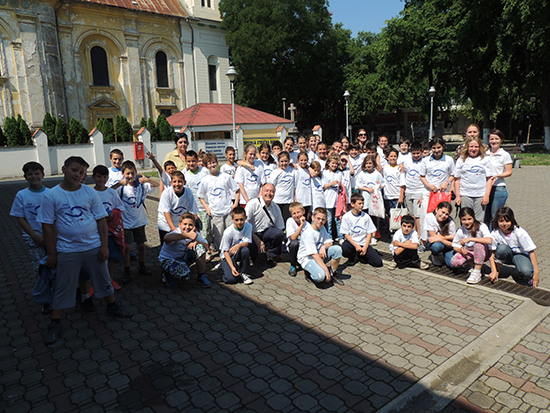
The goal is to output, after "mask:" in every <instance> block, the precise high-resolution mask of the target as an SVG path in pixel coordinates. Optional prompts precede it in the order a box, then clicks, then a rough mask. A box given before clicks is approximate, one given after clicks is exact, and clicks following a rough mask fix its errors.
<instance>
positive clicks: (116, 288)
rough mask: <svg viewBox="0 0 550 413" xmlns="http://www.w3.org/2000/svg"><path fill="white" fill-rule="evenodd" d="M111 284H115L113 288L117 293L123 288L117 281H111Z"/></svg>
mask: <svg viewBox="0 0 550 413" xmlns="http://www.w3.org/2000/svg"><path fill="white" fill-rule="evenodd" d="M111 284H113V288H114V289H115V291H118V290H120V289H121V288H122V287H121V286H120V285H119V284H118V283H117V282H116V281H115V280H111Z"/></svg>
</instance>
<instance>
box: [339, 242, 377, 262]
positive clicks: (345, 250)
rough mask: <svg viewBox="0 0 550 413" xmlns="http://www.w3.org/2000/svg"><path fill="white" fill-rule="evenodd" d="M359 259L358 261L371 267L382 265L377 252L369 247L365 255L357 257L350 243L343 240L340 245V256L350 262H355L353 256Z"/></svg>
mask: <svg viewBox="0 0 550 413" xmlns="http://www.w3.org/2000/svg"><path fill="white" fill-rule="evenodd" d="M356 254H357V257H359V260H360V261H361V262H363V263H365V264H370V265H372V266H373V267H382V266H383V265H384V263H383V262H382V258H380V255H378V252H377V251H376V250H375V249H374V248H372V247H371V246H370V245H369V248H367V253H366V254H365V255H359V254H358V253H357V250H356V249H355V247H354V246H353V244H352V243H351V242H349V241H348V240H345V241H344V243H343V244H342V255H343V256H344V257H346V258H347V259H348V260H350V261H355V256H356Z"/></svg>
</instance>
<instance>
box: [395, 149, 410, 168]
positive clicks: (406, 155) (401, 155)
mask: <svg viewBox="0 0 550 413" xmlns="http://www.w3.org/2000/svg"><path fill="white" fill-rule="evenodd" d="M409 159H412V156H411V153H410V152H407V153H403V152H401V151H399V155H397V165H399V164H401V163H405V162H406V161H408V160H409Z"/></svg>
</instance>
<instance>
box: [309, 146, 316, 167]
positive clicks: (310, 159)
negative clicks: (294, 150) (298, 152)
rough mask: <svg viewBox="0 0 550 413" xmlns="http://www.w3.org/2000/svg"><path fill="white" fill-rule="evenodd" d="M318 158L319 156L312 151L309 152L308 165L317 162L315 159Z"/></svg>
mask: <svg viewBox="0 0 550 413" xmlns="http://www.w3.org/2000/svg"><path fill="white" fill-rule="evenodd" d="M316 157H317V154H316V153H315V152H313V151H311V150H309V149H308V150H307V158H308V161H307V163H308V165H309V164H311V162H313V161H314V160H315V158H316Z"/></svg>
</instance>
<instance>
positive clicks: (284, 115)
mask: <svg viewBox="0 0 550 413" xmlns="http://www.w3.org/2000/svg"><path fill="white" fill-rule="evenodd" d="M283 118H285V119H286V98H283Z"/></svg>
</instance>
